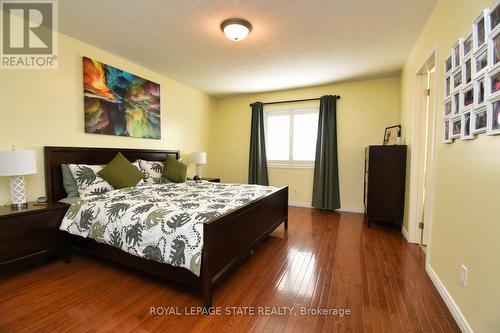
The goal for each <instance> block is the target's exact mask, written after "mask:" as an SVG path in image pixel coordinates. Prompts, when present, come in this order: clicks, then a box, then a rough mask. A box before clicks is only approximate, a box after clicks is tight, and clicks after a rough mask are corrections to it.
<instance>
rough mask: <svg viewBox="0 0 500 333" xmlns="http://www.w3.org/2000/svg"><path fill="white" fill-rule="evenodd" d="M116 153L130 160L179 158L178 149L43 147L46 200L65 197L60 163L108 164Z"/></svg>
mask: <svg viewBox="0 0 500 333" xmlns="http://www.w3.org/2000/svg"><path fill="white" fill-rule="evenodd" d="M118 153H122V154H123V156H125V157H126V158H127V159H128V160H129V161H131V162H134V161H135V160H137V159H143V160H147V161H164V160H165V158H166V157H167V155H172V156H175V158H176V159H179V158H180V152H179V151H178V150H152V149H127V148H82V147H44V156H45V193H46V196H47V198H48V200H49V201H57V200H61V199H62V198H65V197H66V191H65V190H64V186H63V181H62V171H61V164H68V163H72V164H108V163H109V162H110V161H111V160H112V159H113V158H114V157H115V156H116V154H118Z"/></svg>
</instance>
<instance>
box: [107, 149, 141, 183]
mask: <svg viewBox="0 0 500 333" xmlns="http://www.w3.org/2000/svg"><path fill="white" fill-rule="evenodd" d="M97 174H98V175H99V176H101V177H102V178H103V179H104V180H106V181H107V182H108V183H110V184H111V186H113V187H114V188H115V189H117V188H124V187H132V186H135V185H137V184H138V183H139V182H140V181H141V179H142V178H144V174H143V173H142V172H141V171H140V170H139V169H137V167H135V166H134V165H133V164H132V163H130V162H129V160H127V159H126V158H125V157H124V156H123V155H122V154H121V153H118V154H117V155H116V156H115V158H113V160H112V161H111V162H109V164H108V165H106V166H105V167H104V168H103V169H102V170H101V171H99V172H98V173H97Z"/></svg>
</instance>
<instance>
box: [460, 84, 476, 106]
mask: <svg viewBox="0 0 500 333" xmlns="http://www.w3.org/2000/svg"><path fill="white" fill-rule="evenodd" d="M461 97H462V99H461V101H462V103H461V107H462V112H465V111H469V110H470V109H472V107H473V106H474V86H473V85H470V86H468V87H466V88H464V89H463V90H462V94H461Z"/></svg>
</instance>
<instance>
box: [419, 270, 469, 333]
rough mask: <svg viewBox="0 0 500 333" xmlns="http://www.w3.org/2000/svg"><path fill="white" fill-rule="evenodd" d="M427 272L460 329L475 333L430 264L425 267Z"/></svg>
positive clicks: (467, 332) (466, 332)
mask: <svg viewBox="0 0 500 333" xmlns="http://www.w3.org/2000/svg"><path fill="white" fill-rule="evenodd" d="M425 271H426V272H427V274H428V275H429V277H430V278H431V280H432V283H433V284H434V286H435V287H436V289H437V290H438V292H439V294H440V295H441V298H442V299H443V300H444V302H445V303H446V306H447V307H448V310H450V312H451V315H452V316H453V318H455V321H456V322H457V324H458V326H459V327H460V330H461V331H462V332H465V333H472V332H474V331H473V330H472V328H471V327H470V325H469V323H468V322H467V320H466V319H465V317H464V315H463V314H462V311H460V308H459V307H458V305H457V303H455V301H454V300H453V298H452V297H451V295H450V293H449V292H448V290H447V289H446V287H445V286H444V284H443V282H441V280H440V279H439V277H438V276H437V274H436V272H434V270H433V269H432V267H431V266H430V265H429V264H426V265H425Z"/></svg>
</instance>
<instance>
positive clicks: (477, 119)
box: [471, 104, 488, 135]
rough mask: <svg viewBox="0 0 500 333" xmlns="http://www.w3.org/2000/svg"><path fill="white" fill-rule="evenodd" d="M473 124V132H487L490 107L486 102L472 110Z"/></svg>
mask: <svg viewBox="0 0 500 333" xmlns="http://www.w3.org/2000/svg"><path fill="white" fill-rule="evenodd" d="M471 126H472V128H471V132H472V134H475V135H477V134H481V133H485V132H486V129H487V127H488V108H487V106H486V104H485V105H484V106H483V107H481V108H479V109H478V110H474V112H472V120H471Z"/></svg>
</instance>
